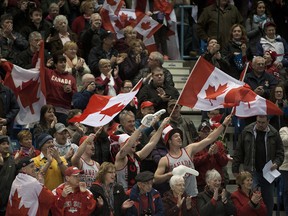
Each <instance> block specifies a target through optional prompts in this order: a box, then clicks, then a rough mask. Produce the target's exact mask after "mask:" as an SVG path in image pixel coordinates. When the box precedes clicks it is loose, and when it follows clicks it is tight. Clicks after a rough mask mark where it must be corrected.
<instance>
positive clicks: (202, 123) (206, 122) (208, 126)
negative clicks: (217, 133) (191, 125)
mask: <svg viewBox="0 0 288 216" xmlns="http://www.w3.org/2000/svg"><path fill="white" fill-rule="evenodd" d="M204 128H209V129H211V125H210V123H209V121H203V122H201V124H200V125H199V127H198V131H202V130H203V129H204Z"/></svg>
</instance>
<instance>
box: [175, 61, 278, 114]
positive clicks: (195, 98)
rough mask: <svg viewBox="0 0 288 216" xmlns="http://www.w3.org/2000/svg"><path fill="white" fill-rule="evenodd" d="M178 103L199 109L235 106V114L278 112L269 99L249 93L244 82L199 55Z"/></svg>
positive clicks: (250, 91) (249, 90) (207, 109)
mask: <svg viewBox="0 0 288 216" xmlns="http://www.w3.org/2000/svg"><path fill="white" fill-rule="evenodd" d="M178 103H179V104H181V105H184V106H188V107H191V108H195V109H200V110H206V111H209V110H213V109H218V108H224V107H235V115H236V116H238V117H249V116H255V115H282V114H283V112H282V111H281V110H280V109H279V108H278V107H277V106H276V105H275V104H274V103H272V102H271V101H269V100H266V99H264V98H262V97H261V96H259V95H257V94H256V93H255V92H253V91H252V90H251V89H250V88H249V86H247V84H245V83H244V82H242V81H239V80H236V79H234V78H233V77H231V76H229V75H227V74H226V73H224V72H223V71H221V70H220V69H218V68H216V67H214V66H213V65H211V64H210V63H209V62H207V61H206V60H205V59H204V58H202V57H200V58H199V59H198V61H197V62H196V64H195V66H194V68H193V69H192V71H191V73H190V75H189V77H188V80H187V82H186V84H185V86H184V88H183V90H182V92H181V95H180V97H179V100H178Z"/></svg>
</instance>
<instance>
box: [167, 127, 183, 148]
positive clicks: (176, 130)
mask: <svg viewBox="0 0 288 216" xmlns="http://www.w3.org/2000/svg"><path fill="white" fill-rule="evenodd" d="M175 133H179V134H180V136H181V138H182V139H183V132H182V130H181V129H179V128H173V127H172V126H171V125H167V126H166V127H165V128H164V130H163V131H162V138H163V140H164V143H165V144H167V142H168V140H169V139H170V138H171V137H172V136H173V134H175Z"/></svg>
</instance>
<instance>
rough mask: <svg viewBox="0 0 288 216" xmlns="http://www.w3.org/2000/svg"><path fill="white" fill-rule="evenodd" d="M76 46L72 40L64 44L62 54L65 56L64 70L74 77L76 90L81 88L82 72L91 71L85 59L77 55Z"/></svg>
mask: <svg viewBox="0 0 288 216" xmlns="http://www.w3.org/2000/svg"><path fill="white" fill-rule="evenodd" d="M77 51H78V46H77V44H76V43H75V42H73V41H68V42H66V43H65V44H64V47H63V53H64V54H63V55H64V56H65V57H66V68H65V71H67V72H69V73H71V74H72V75H73V76H74V77H75V79H76V85H77V91H80V90H81V89H82V83H81V79H82V76H83V75H84V74H87V73H91V72H90V68H89V67H88V65H87V64H86V62H85V60H84V59H83V58H81V57H79V56H77Z"/></svg>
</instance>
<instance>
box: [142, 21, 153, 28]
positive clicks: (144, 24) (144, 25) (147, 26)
mask: <svg viewBox="0 0 288 216" xmlns="http://www.w3.org/2000/svg"><path fill="white" fill-rule="evenodd" d="M141 28H142V29H144V30H148V29H150V28H151V25H150V22H149V21H147V22H142V23H141Z"/></svg>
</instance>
